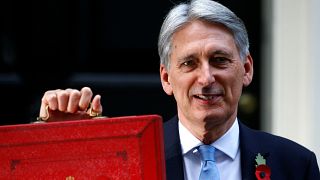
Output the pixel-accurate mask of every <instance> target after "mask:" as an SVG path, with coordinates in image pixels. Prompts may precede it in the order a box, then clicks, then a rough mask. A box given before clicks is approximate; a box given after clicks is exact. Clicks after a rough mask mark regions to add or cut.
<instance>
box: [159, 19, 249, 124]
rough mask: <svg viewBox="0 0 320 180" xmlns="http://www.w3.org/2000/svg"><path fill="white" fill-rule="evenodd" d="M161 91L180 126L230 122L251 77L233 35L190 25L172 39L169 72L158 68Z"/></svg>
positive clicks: (203, 25)
mask: <svg viewBox="0 0 320 180" xmlns="http://www.w3.org/2000/svg"><path fill="white" fill-rule="evenodd" d="M160 75H161V81H162V85H163V88H164V90H165V92H166V93H167V94H169V95H171V94H173V95H174V97H175V100H176V102H177V108H178V116H179V119H180V121H181V122H182V123H184V124H186V123H188V124H189V125H190V123H191V124H195V123H196V124H197V123H203V122H207V121H209V122H210V123H209V124H212V125H213V126H215V125H218V124H222V123H225V122H227V121H228V120H231V121H233V120H234V119H235V117H236V114H237V105H238V101H239V98H240V95H241V91H242V87H243V86H247V85H249V84H250V82H251V80H252V75H253V66H252V59H251V56H250V55H248V56H247V58H246V60H245V61H244V62H243V61H242V60H241V59H240V56H239V52H238V49H237V47H236V45H235V42H234V39H233V36H232V34H231V33H230V32H229V31H228V30H227V29H226V28H225V27H224V26H222V25H218V24H209V23H206V22H203V21H198V20H197V21H193V22H191V23H189V24H187V25H186V26H184V27H183V28H182V29H180V30H179V31H178V32H176V33H175V34H174V36H173V43H172V53H171V57H170V68H169V69H166V68H165V67H164V66H163V65H161V67H160Z"/></svg>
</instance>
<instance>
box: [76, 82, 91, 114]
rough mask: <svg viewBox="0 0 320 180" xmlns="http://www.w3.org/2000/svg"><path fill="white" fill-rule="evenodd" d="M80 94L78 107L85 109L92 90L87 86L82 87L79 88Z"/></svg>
mask: <svg viewBox="0 0 320 180" xmlns="http://www.w3.org/2000/svg"><path fill="white" fill-rule="evenodd" d="M80 94H81V95H80V96H81V97H80V100H79V108H80V110H82V111H85V110H86V109H87V108H88V106H89V104H90V101H91V98H92V91H91V89H90V88H89V87H84V88H82V89H81V91H80Z"/></svg>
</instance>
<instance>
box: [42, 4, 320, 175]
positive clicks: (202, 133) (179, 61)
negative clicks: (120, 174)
mask: <svg viewBox="0 0 320 180" xmlns="http://www.w3.org/2000/svg"><path fill="white" fill-rule="evenodd" d="M158 48H159V55H160V59H161V63H160V77H161V83H162V86H163V89H164V91H165V92H166V93H167V94H168V95H173V96H174V98H175V100H176V102H177V112H178V114H177V116H175V117H173V118H172V119H171V120H169V121H167V122H166V123H165V124H164V134H165V135H164V139H165V154H166V173H167V179H173V180H178V179H198V178H199V176H200V175H201V174H202V173H201V168H202V166H205V165H204V164H206V163H203V162H202V161H201V157H202V155H200V148H199V146H200V145H203V144H206V145H209V147H214V149H215V155H214V157H215V166H216V167H217V171H218V178H220V179H223V180H224V179H231V180H240V179H256V178H260V179H263V178H268V177H271V178H272V179H273V180H275V179H281V180H283V179H301V180H302V179H303V180H305V179H310V180H311V179H312V180H314V179H320V173H319V167H318V165H317V161H316V157H315V154H314V153H313V152H311V151H309V150H308V149H306V148H304V147H302V146H300V145H298V144H297V143H295V142H292V141H290V140H288V139H285V138H281V137H277V136H274V135H271V134H268V133H264V132H259V131H255V130H252V129H249V128H248V127H246V126H245V125H243V124H242V123H241V122H240V120H238V119H237V110H238V106H237V105H238V102H239V98H240V96H241V92H242V88H243V87H245V86H248V85H249V84H250V83H251V81H252V77H253V60H252V57H251V55H250V52H249V40H248V35H247V31H246V29H245V26H244V24H243V22H242V21H241V20H240V19H239V18H238V17H237V16H236V15H235V14H234V13H233V12H232V11H230V10H229V9H228V8H226V7H224V6H223V5H221V4H219V3H217V2H214V1H210V0H194V1H191V2H189V3H186V4H180V5H177V6H175V7H174V8H173V9H172V10H171V11H170V12H169V14H168V15H167V17H166V19H165V21H164V23H163V25H162V28H161V31H160V36H159V42H158ZM92 96H93V93H92V91H91V90H90V88H88V87H84V88H83V89H81V91H78V90H74V89H66V90H52V91H47V92H46V93H45V95H44V96H43V98H42V104H41V109H40V117H47V113H46V112H47V109H46V108H48V110H49V112H50V118H49V119H48V120H49V121H50V120H63V119H81V118H84V117H88V114H90V113H91V114H92V113H93V114H101V113H102V106H101V103H100V98H101V97H100V96H99V95H96V96H95V97H94V98H93V99H92V103H91V109H90V112H87V111H86V109H87V107H88V105H89V103H90V101H91V98H92Z"/></svg>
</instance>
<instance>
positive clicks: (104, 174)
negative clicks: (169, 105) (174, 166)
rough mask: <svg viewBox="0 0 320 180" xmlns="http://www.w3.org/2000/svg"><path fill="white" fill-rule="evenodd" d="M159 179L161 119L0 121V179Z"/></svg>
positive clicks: (161, 166) (162, 178)
mask: <svg viewBox="0 0 320 180" xmlns="http://www.w3.org/2000/svg"><path fill="white" fill-rule="evenodd" d="M21 178H22V179H69V180H71V179H74V180H77V179H110V180H114V179H119V180H120V179H121V180H123V179H130V180H131V179H132V180H135V179H145V180H150V179H152V180H165V162H164V149H163V129H162V118H161V116H158V115H140V116H124V117H114V118H99V119H90V120H79V121H64V122H52V123H41V124H21V125H5V126H0V179H21Z"/></svg>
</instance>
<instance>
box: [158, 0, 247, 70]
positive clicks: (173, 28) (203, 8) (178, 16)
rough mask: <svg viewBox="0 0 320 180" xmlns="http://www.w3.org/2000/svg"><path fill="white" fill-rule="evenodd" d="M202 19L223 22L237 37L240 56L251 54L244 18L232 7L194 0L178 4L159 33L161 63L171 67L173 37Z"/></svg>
mask: <svg viewBox="0 0 320 180" xmlns="http://www.w3.org/2000/svg"><path fill="white" fill-rule="evenodd" d="M196 19H200V20H204V21H206V22H209V23H213V24H217V23H218V24H222V25H224V26H225V27H226V28H228V29H229V30H230V31H231V32H232V34H233V37H234V39H235V44H236V46H237V48H238V50H239V54H240V58H241V59H242V60H244V59H245V58H246V56H247V55H248V54H249V39H248V34H247V30H246V27H245V25H244V23H243V22H242V20H241V19H240V18H239V17H238V16H237V15H235V14H234V13H233V12H232V11H231V10H230V9H228V8H227V7H225V6H223V5H222V4H219V3H218V2H215V1H212V0H192V1H190V2H189V3H182V4H179V5H176V6H175V7H174V8H172V9H171V10H170V12H169V13H168V15H167V16H166V18H165V20H164V22H163V24H162V27H161V30H160V35H159V40H158V53H159V56H160V63H161V64H164V65H165V67H166V68H169V64H170V63H169V59H170V55H171V51H172V49H171V48H172V37H173V35H174V33H175V32H177V31H179V29H180V28H182V27H183V26H185V25H186V24H188V23H190V22H191V21H193V20H196Z"/></svg>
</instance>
